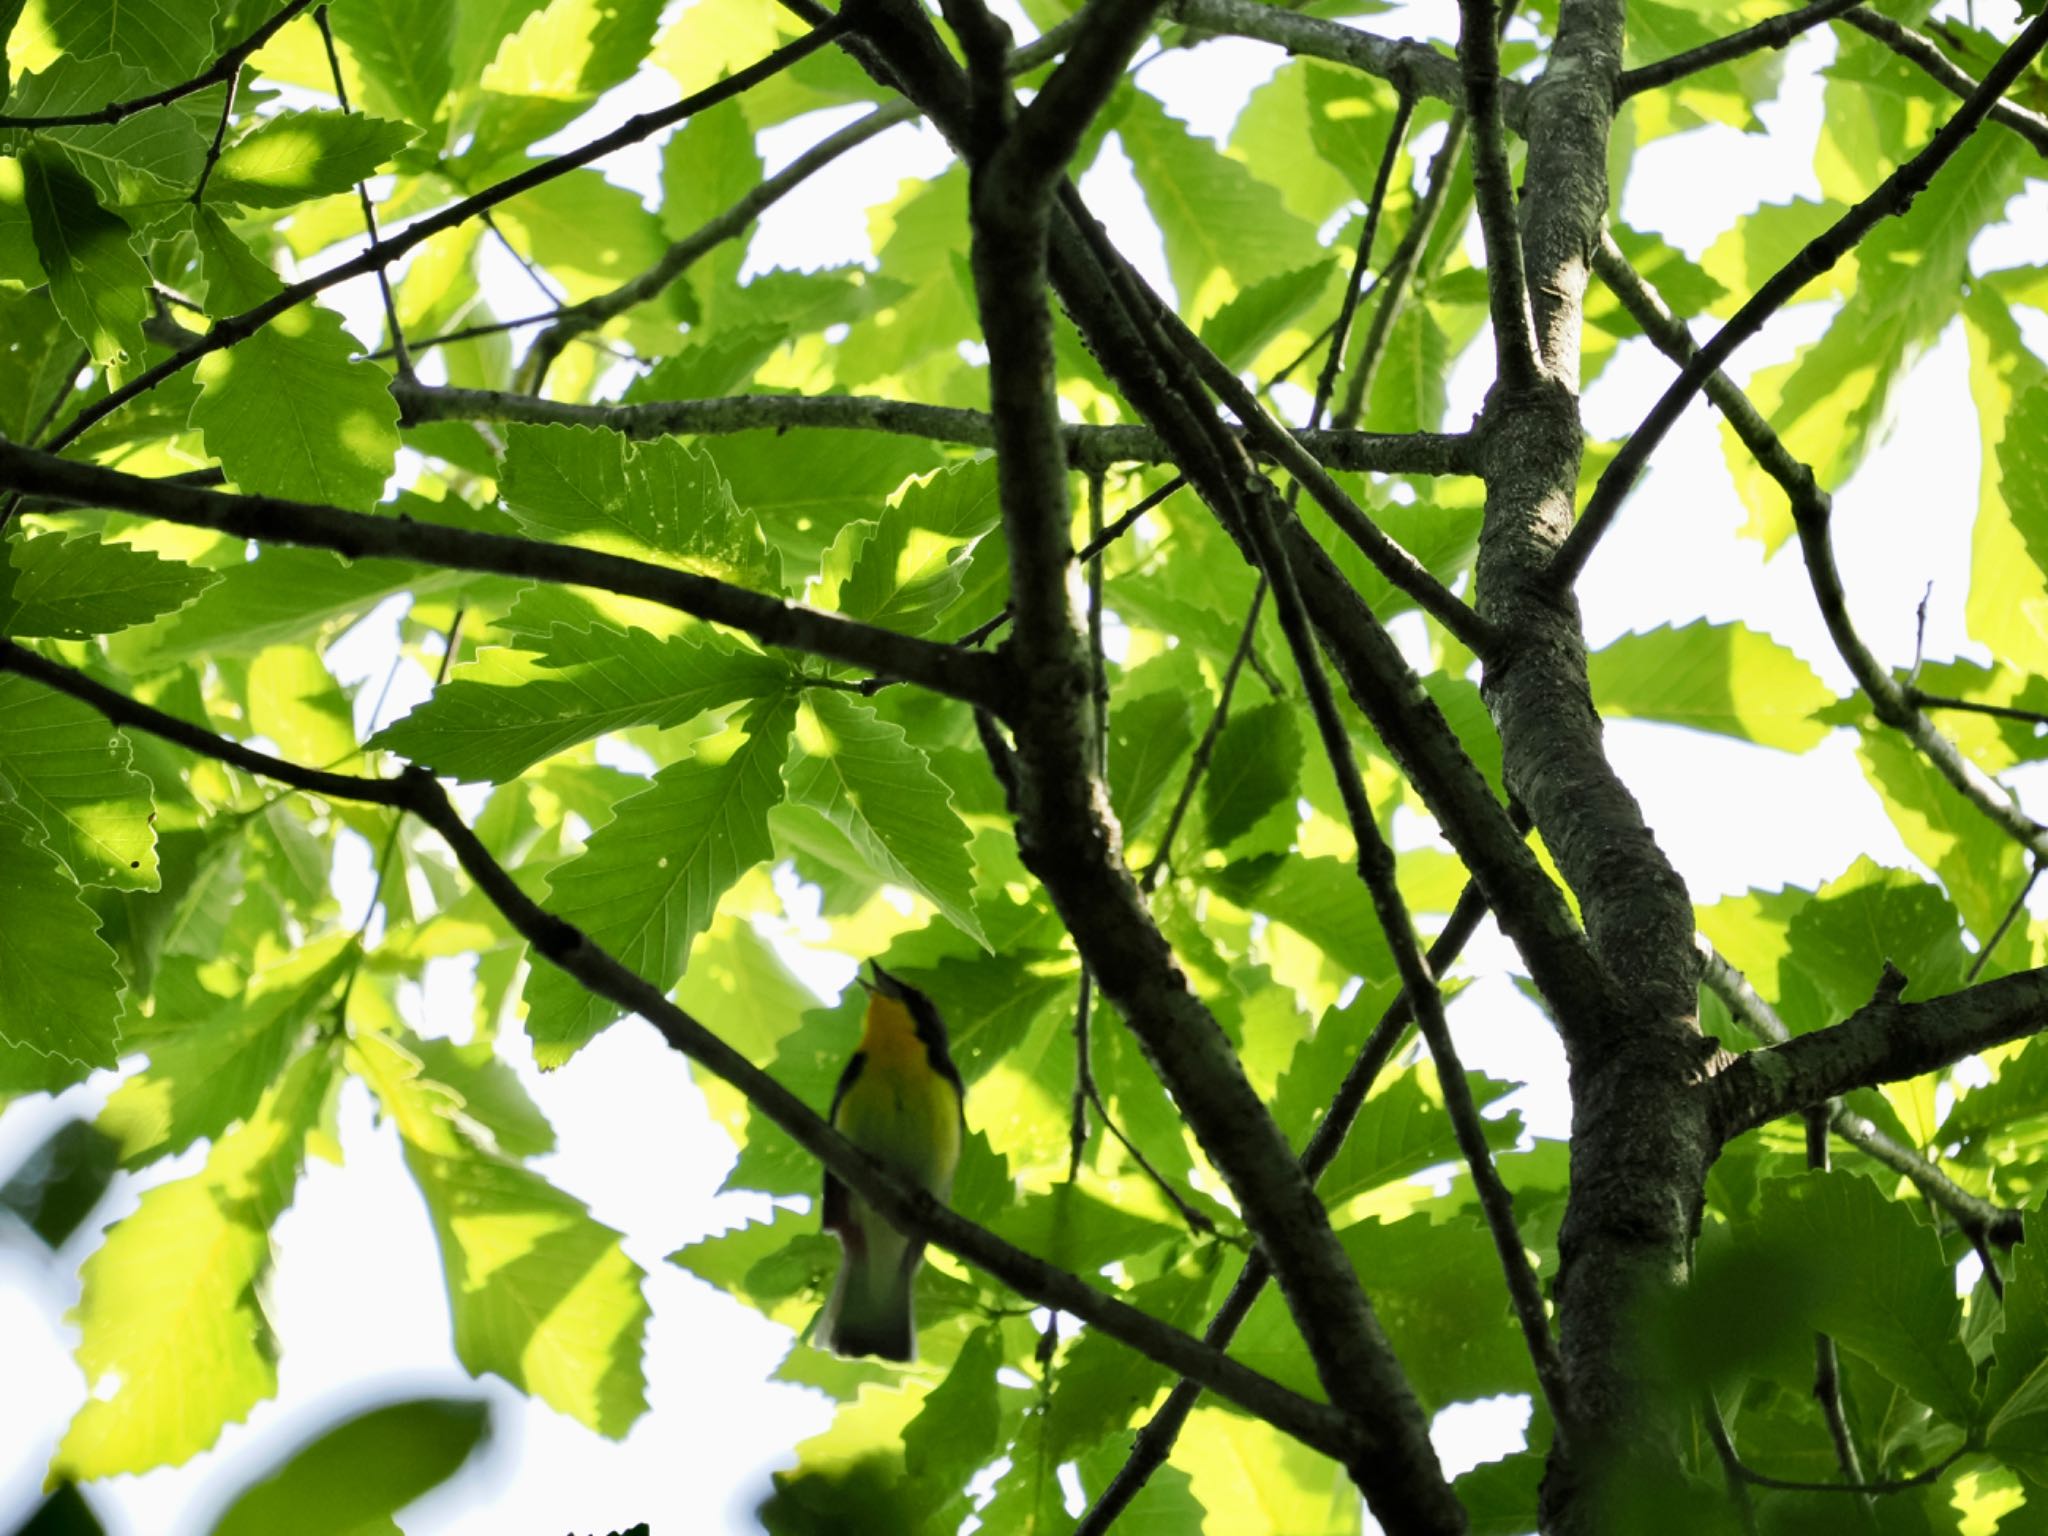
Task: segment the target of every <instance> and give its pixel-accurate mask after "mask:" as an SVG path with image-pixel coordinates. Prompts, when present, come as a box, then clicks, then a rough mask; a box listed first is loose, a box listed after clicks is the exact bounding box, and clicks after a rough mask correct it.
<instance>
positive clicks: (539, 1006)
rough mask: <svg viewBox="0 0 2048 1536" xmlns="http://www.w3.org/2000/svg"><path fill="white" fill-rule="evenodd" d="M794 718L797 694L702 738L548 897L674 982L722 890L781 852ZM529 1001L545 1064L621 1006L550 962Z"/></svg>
mask: <svg viewBox="0 0 2048 1536" xmlns="http://www.w3.org/2000/svg"><path fill="white" fill-rule="evenodd" d="M790 723H791V711H790V709H789V707H788V706H787V705H785V704H780V703H776V704H769V705H765V706H763V707H762V708H761V709H760V710H758V711H757V712H756V713H755V715H754V716H752V717H750V718H749V719H748V720H747V722H746V724H745V727H744V730H743V731H742V730H741V729H739V728H735V729H733V730H729V731H727V732H726V733H725V734H724V735H723V736H721V737H715V738H712V739H711V740H708V741H700V742H698V743H697V744H696V747H695V750H694V751H693V753H692V755H691V756H690V757H688V758H686V759H684V760H683V761H682V762H679V763H673V764H671V765H670V766H669V767H667V768H664V769H662V771H661V772H659V773H657V774H656V775H655V776H654V782H653V784H652V785H651V786H649V787H648V788H647V789H645V790H643V791H642V792H641V793H639V794H637V795H634V796H632V797H631V798H630V799H627V800H624V801H621V802H620V804H619V806H618V811H617V814H616V815H615V816H614V818H613V819H612V820H611V821H610V822H608V823H606V824H605V825H604V826H603V827H601V828H599V829H598V831H597V832H596V833H595V834H594V835H593V836H592V837H591V839H590V843H589V846H587V847H586V848H585V849H584V851H583V852H582V854H580V855H579V856H578V857H576V858H574V859H572V860H570V861H569V862H568V863H567V864H564V865H562V866H561V867H559V868H558V869H555V870H554V871H552V872H551V873H550V874H549V876H548V885H549V889H550V891H551V892H552V895H551V897H550V899H549V902H548V909H549V910H550V911H551V912H553V913H554V914H555V915H556V916H558V917H561V918H563V919H564V920H566V921H568V922H571V923H574V924H576V925H577V926H578V927H579V928H581V929H583V931H584V932H585V933H586V934H588V935H589V936H590V938H591V940H592V941H593V942H594V943H596V944H598V945H600V946H601V947H602V948H603V949H604V950H605V951H606V952H607V953H609V954H610V955H612V956H613V957H614V958H615V959H617V960H619V961H620V962H621V963H623V964H624V965H625V966H626V968H627V969H628V970H630V971H632V972H633V973H634V974H635V975H637V976H639V977H641V978H643V979H644V980H647V981H649V982H652V983H653V984H654V985H655V986H657V987H659V988H661V989H662V990H663V991H667V990H668V989H669V988H670V987H672V986H674V985H675V981H676V978H677V977H678V976H680V975H682V973H683V969H684V966H685V965H686V963H687V962H688V960H689V957H690V946H691V944H692V943H693V942H694V941H695V939H696V937H697V935H698V934H700V933H702V932H703V931H704V929H705V928H706V927H707V926H709V924H710V922H711V918H712V915H713V913H714V912H716V910H717V907H718V898H719V897H721V896H722V895H724V894H725V892H726V890H727V888H728V887H730V886H731V885H732V883H733V881H735V880H737V879H738V878H739V877H740V876H741V875H742V874H744V873H745V872H746V871H747V870H748V869H749V868H751V867H752V866H753V865H755V864H757V863H759V862H760V861H761V860H763V859H766V858H768V857H770V856H771V855H772V854H773V853H774V845H773V844H772V843H771V842H770V841H769V837H768V808H769V807H770V806H772V805H774V804H775V803H776V802H777V801H779V800H781V798H782V795H783V786H782V779H781V776H780V773H779V770H780V769H781V767H782V763H783V759H784V757H785V755H786V753H787V751H788V746H787V743H788V739H789V729H790ZM526 1002H527V1008H528V1014H527V1020H526V1028H527V1033H528V1034H530V1035H531V1036H532V1037H533V1042H534V1058H535V1059H536V1060H537V1061H538V1062H539V1063H540V1064H541V1065H542V1066H543V1067H558V1066H560V1065H561V1064H562V1063H563V1062H565V1061H567V1060H568V1059H569V1058H570V1057H571V1056H572V1055H574V1054H575V1052H576V1051H577V1049H578V1048H579V1047H581V1046H582V1045H583V1044H584V1043H585V1042H587V1041H589V1040H590V1039H591V1038H592V1037H593V1036H595V1035H596V1034H597V1032H598V1031H599V1030H601V1029H603V1028H604V1027H605V1026H606V1025H608V1024H610V1023H611V1022H612V1021H613V1020H614V1019H616V1018H617V1017H618V1009H617V1008H616V1007H615V1006H613V1004H612V1003H611V1002H609V1001H608V1000H606V999H604V998H600V997H597V996H595V995H594V994H592V993H591V992H590V991H589V990H588V989H587V988H585V987H584V986H583V984H582V983H581V982H579V981H575V980H573V979H572V978H570V977H569V976H568V975H567V974H565V973H564V972H562V971H559V970H557V969H556V968H555V967H554V966H552V965H549V964H545V963H543V964H540V965H537V966H536V967H535V969H534V972H533V975H532V976H531V978H529V980H528V981H527V985H526Z"/></svg>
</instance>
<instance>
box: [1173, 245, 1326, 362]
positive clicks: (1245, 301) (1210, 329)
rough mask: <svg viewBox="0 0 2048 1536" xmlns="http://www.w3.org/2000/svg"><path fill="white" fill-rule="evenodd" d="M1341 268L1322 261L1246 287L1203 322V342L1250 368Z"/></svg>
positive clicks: (1221, 355) (1224, 355)
mask: <svg viewBox="0 0 2048 1536" xmlns="http://www.w3.org/2000/svg"><path fill="white" fill-rule="evenodd" d="M1336 270H1337V268H1336V264H1335V263H1333V262H1328V261H1321V262H1317V263H1315V264H1314V265H1313V266H1307V267H1303V268H1301V269H1300V270H1299V271H1295V272H1278V273H1275V274H1274V275H1273V276H1271V277H1268V278H1264V279H1262V280H1261V281H1259V282H1256V283H1253V284H1252V285H1251V286H1250V287H1247V288H1244V289H1242V290H1240V291H1239V292H1238V293H1237V294H1236V295H1235V296H1234V297H1233V298H1232V299H1231V300H1230V301H1229V302H1228V303H1227V304H1225V305H1223V306H1222V307H1221V308H1220V309H1218V310H1217V311H1216V313H1215V314H1213V315H1211V316H1210V317H1209V318H1208V320H1207V321H1206V322H1205V323H1204V324H1203V326H1202V341H1203V344H1204V345H1206V346H1207V347H1208V348H1209V350H1210V351H1212V352H1214V353H1215V354H1216V355H1217V356H1218V357H1220V358H1222V359H1223V361H1224V362H1226V363H1228V364H1229V365H1230V366H1231V367H1233V368H1249V367H1250V366H1251V364H1252V360H1253V359H1254V358H1256V357H1257V356H1258V355H1259V352H1260V351H1261V350H1262V349H1263V348H1264V347H1265V345H1266V343H1268V342H1269V341H1271V340H1272V339H1273V338H1274V337H1275V336H1278V335H1279V334H1280V333H1281V332H1282V331H1283V330H1285V329H1286V327H1287V324H1288V322H1289V321H1291V320H1293V319H1295V318H1296V317H1297V316H1299V315H1300V314H1301V312H1302V311H1303V310H1305V309H1308V308H1309V307H1310V306H1312V305H1313V304H1314V303H1315V302H1316V301H1317V300H1318V299H1320V298H1321V297H1322V296H1323V291H1324V290H1325V289H1327V288H1328V287H1329V286H1330V276H1331V274H1332V273H1334V272H1335V271H1336Z"/></svg>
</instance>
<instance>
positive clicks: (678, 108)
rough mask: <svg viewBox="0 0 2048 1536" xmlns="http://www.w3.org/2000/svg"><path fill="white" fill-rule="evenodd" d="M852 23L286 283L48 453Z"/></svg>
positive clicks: (831, 26)
mask: <svg viewBox="0 0 2048 1536" xmlns="http://www.w3.org/2000/svg"><path fill="white" fill-rule="evenodd" d="M850 24H851V23H850V19H842V18H840V17H838V16H830V17H827V18H826V20H825V21H824V22H823V23H822V24H820V25H819V26H818V27H816V28H814V29H813V30H812V31H810V32H807V33H806V34H804V35H803V36H802V37H799V38H794V39H792V40H791V41H790V42H787V43H785V44H783V46H782V47H780V48H778V49H776V50H775V51H774V52H773V53H771V54H769V55H768V56H767V57H765V58H763V59H760V60H758V61H756V62H755V63H753V64H749V65H748V66H747V67H746V68H745V69H742V70H738V71H736V72H734V73H733V74H730V75H727V76H726V77H725V78H724V79H723V80H720V81H719V82H718V83H717V84H715V85H710V86H706V87H705V88H704V89H703V90H701V91H698V92H697V93H695V94H694V95H691V96H686V97H684V98H683V99H682V100H681V101H679V102H675V103H673V104H672V105H669V106H666V107H661V108H658V109H657V110H655V111H652V112H642V113H639V114H638V115H637V116H634V117H630V118H628V119H626V121H625V122H623V123H621V124H620V125H619V126H618V127H617V128H615V129H613V130H612V131H611V132H610V133H607V134H602V135H600V136H599V137H597V138H595V139H592V140H591V141H590V142H589V143H588V144H585V145H583V146H582V147H581V148H580V149H573V150H570V151H569V152H568V153H566V154H562V155H557V156H555V157H554V158H553V159H551V160H543V161H541V162H539V163H538V164H536V165H531V166H528V167H527V168H526V169H525V170H523V171H520V172H519V173H518V174H516V175H513V176H508V177H506V178H505V180H503V181H501V182H498V183H497V184H495V185H494V186H490V187H486V188H485V189H484V190H483V191H481V192H478V193H476V194H475V195H473V196H470V197H465V198H463V199H462V200H461V201H460V202H456V203H451V204H450V205H449V206H448V207H446V208H443V209H441V210H440V211H439V212H438V213H431V214H428V215H427V216H426V217H424V218H421V219H415V220H414V221H413V222H412V223H410V224H408V225H406V226H405V228H403V229H401V230H397V231H395V232H394V233H392V234H389V235H386V236H384V237H383V238H381V239H377V240H372V241H370V242H369V243H368V244H367V245H365V246H364V247H363V249H362V250H361V251H359V252H357V253H356V254H355V255H354V256H352V257H350V258H348V259H347V260H345V261H341V262H337V263H336V264H335V265H334V266H331V267H329V268H328V269H327V270H326V271H324V272H318V273H315V274H314V275H313V276H311V277H308V278H304V279H302V280H301V281H299V282H296V283H290V284H287V285H286V286H285V287H284V288H282V289H280V290H279V291H278V292H277V293H275V294H273V295H272V296H271V297H269V298H268V299H265V300H264V301H263V302H262V303H261V304H258V305H255V306H254V307H253V308H250V309H245V310H243V311H242V312H241V313H240V314H236V315H224V316H221V317H220V318H218V319H217V320H216V321H215V322H214V325H213V327H212V329H211V330H209V331H207V332H206V334H205V335H203V336H198V337H195V338H193V339H192V340H191V341H190V342H188V343H186V344H185V345H184V346H183V347H180V348H179V349H178V350H177V351H176V352H174V353H172V354H171V355H170V356H169V357H167V358H164V359H163V360H162V361H161V362H158V363H154V364H152V365H151V366H150V367H148V368H145V369H143V370H142V372H140V373H138V374H137V375H136V376H135V377H134V378H132V379H130V380H129V381H128V382H126V383H125V384H122V385H121V386H120V387H119V388H117V389H110V390H108V391H107V393H106V394H104V395H102V396H101V397H100V398H99V399H98V400H96V401H94V402H93V403H92V404H91V405H89V406H87V407H86V408H85V409H84V410H81V411H80V412H79V413H78V414H77V415H76V416H74V417H73V418H72V419H71V421H70V423H69V424H68V425H67V426H66V427H65V428H64V430H63V431H62V432H61V433H59V434H58V435H57V437H56V438H55V439H54V440H52V442H51V444H50V446H51V447H52V448H53V449H61V448H64V447H67V446H68V445H70V444H71V443H74V442H76V441H77V440H78V439H79V437H80V436H82V435H83V434H84V433H85V431H86V430H87V429H88V428H90V427H92V426H94V425H96V424H97V423H99V422H101V421H104V420H105V419H106V418H107V417H108V416H110V415H112V414H113V413H114V412H115V411H117V410H119V409H120V408H121V407H122V406H124V405H126V404H128V402H129V401H131V400H134V399H136V398H137V397H138V396H140V395H143V394H146V393H147V392H148V391H150V390H152V389H154V388H156V386H157V385H159V384H161V383H163V381H164V380H166V379H169V378H174V377H176V376H177V375H178V374H180V373H182V372H184V370H185V369H187V368H189V367H191V366H192V365H193V364H194V363H196V362H198V361H199V360H200V359H201V358H202V357H210V356H212V355H213V354H214V353H215V352H219V351H223V350H225V349H226V348H228V347H231V346H233V345H235V343H237V342H239V341H241V340H243V339H244V338H245V337H249V336H253V335H254V334H255V333H256V332H257V331H259V330H261V329H262V328H263V327H264V326H266V325H268V324H269V323H270V322H271V321H273V320H275V319H276V318H277V317H278V316H279V315H282V314H284V313H285V312H286V311H287V310H290V309H294V308H296V307H297V306H298V305H300V304H303V303H305V302H306V300H308V299H310V298H312V297H313V296H314V295H316V294H319V293H324V292H325V291H326V290H327V289H329V288H332V287H333V286H334V285H335V284H337V283H341V282H346V281H347V280H348V279H349V278H352V277H361V276H363V275H364V274H365V273H368V272H374V271H377V270H379V269H380V268H383V267H385V266H388V265H389V264H390V263H392V262H394V261H396V260H397V259H398V258H399V257H400V256H403V255H404V254H405V253H406V252H407V251H410V250H412V249H413V248H414V247H416V246H419V245H421V244H423V243H425V242H426V241H427V240H430V239H432V238H433V237H434V236H435V235H438V234H440V233H441V232H442V231H444V230H449V229H454V228H455V227H456V226H458V225H460V224H463V223H466V222H467V221H468V220H470V219H473V218H475V217H477V216H478V215H479V214H481V213H484V212H485V211H487V210H489V209H491V208H495V207H497V206H498V205H499V204H500V203H504V202H509V201H510V200H511V199H513V198H515V197H517V196H519V195H520V194H521V193H522V192H530V191H532V190H533V189H534V188H535V187H539V186H544V185H546V184H547V183H548V182H550V181H553V180H555V179H556V178H557V177H560V176H566V175H568V173H569V172H571V171H574V170H580V169H581V168H582V167H584V166H586V165H590V164H592V163H593V162H595V161H598V160H602V159H603V158H604V157H605V156H606V155H609V154H611V153H612V152H613V151H614V150H618V149H623V148H624V147H625V146H626V145H628V144H637V143H638V142H640V140H642V139H644V138H647V137H648V136H649V135H650V134H655V133H659V132H660V131H661V130H662V129H664V128H670V127H673V126H674V125H675V124H677V123H680V122H682V121H684V120H685V119H687V118H690V117H693V116H695V115H696V114H697V113H699V112H702V111H705V110H706V109H708V108H710V107H715V106H717V105H718V104H719V103H720V102H722V101H729V100H731V99H732V98H733V97H735V96H738V95H740V94H741V93H742V92H745V91H748V90H750V89H752V88H753V87H754V86H756V85H758V84H760V83H761V81H763V80H766V79H770V78H771V77H773V76H775V75H777V74H779V73H781V72H782V71H783V70H785V69H787V68H789V66H790V65H792V64H795V63H796V62H798V61H799V60H801V59H804V58H807V57H809V56H810V55H811V54H813V53H816V52H817V51H818V50H819V49H820V48H823V47H824V46H825V45H826V44H828V43H830V42H831V41H832V39H833V38H835V37H837V36H838V35H839V34H840V33H841V32H843V31H844V30H845V29H846V28H847V26H849V25H850Z"/></svg>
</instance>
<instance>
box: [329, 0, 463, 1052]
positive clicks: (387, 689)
mask: <svg viewBox="0 0 2048 1536" xmlns="http://www.w3.org/2000/svg"><path fill="white" fill-rule="evenodd" d="M326 9H327V8H326V7H325V6H322V7H321V12H320V13H321V17H322V30H323V31H324V30H325V16H326ZM465 612H467V610H466V609H463V608H457V609H456V610H455V617H454V618H453V619H452V620H450V621H449V624H448V635H447V639H446V642H445V644H444V645H443V646H442V649H441V664H440V665H439V666H438V667H436V668H435V669H434V686H435V688H437V689H438V688H439V687H440V686H441V685H442V684H443V683H445V682H447V681H448V668H449V665H450V664H451V663H452V662H453V661H454V660H455V651H456V647H458V646H459V645H461V643H462V617H463V614H464V613H465ZM404 662H405V658H404V656H403V655H399V656H394V657H392V658H391V670H390V671H388V672H386V673H385V674H384V686H383V688H382V689H380V690H379V691H378V694H377V702H376V703H375V704H374V705H373V706H371V709H370V719H369V727H370V734H371V735H372V736H374V735H376V734H377V725H378V722H379V720H380V719H381V718H382V717H383V714H384V701H385V700H386V699H388V698H390V697H391V685H392V684H393V683H394V682H395V681H397V679H398V669H399V668H400V667H401V666H402V665H404ZM404 825H405V814H404V813H403V812H402V811H401V812H399V813H397V814H396V815H394V816H393V817H392V818H391V825H390V827H389V828H388V829H387V830H386V831H385V833H384V846H383V847H382V848H381V849H380V850H379V851H378V854H377V877H376V879H374V880H373V881H371V882H370V900H369V902H368V904H367V905H365V906H364V908H363V920H362V922H361V923H359V924H357V926H356V934H355V938H354V939H353V940H351V941H350V942H351V945H352V947H353V948H354V950H355V963H354V964H352V965H351V966H349V968H348V980H347V981H346V982H344V983H343V984H342V988H341V1000H340V1001H339V1002H337V1003H336V1004H335V1006H334V1022H335V1025H336V1027H337V1028H342V1029H346V1028H347V1027H348V1001H349V999H350V998H351V997H353V996H354V995H355V990H356V977H358V976H359V975H361V974H362V969H363V956H364V950H363V943H364V941H365V940H366V939H367V938H368V937H369V934H370V924H371V923H373V922H375V921H376V918H377V909H378V907H380V906H381V905H382V904H383V901H384V882H385V880H386V879H387V878H388V877H389V876H390V873H391V860H392V857H393V856H394V855H395V854H396V853H397V852H398V833H399V829H400V828H402V827H403V826H404Z"/></svg>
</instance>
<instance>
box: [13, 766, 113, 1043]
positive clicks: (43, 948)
mask: <svg viewBox="0 0 2048 1536" xmlns="http://www.w3.org/2000/svg"><path fill="white" fill-rule="evenodd" d="M6 789H7V783H6V780H5V778H4V777H0V1041H4V1042H5V1043H6V1044H8V1045H10V1046H13V1047H15V1048H17V1049H25V1050H32V1051H36V1052H38V1053H41V1054H43V1055H46V1056H59V1057H62V1058H64V1059H66V1060H68V1061H76V1062H80V1063H83V1064H85V1065H89V1066H95V1067H111V1066H113V1065H114V1062H115V1058H116V1056H117V1054H118V1049H117V1047H118V1044H119V1041H120V1038H121V1031H120V1028H119V1026H118V1025H117V1024H116V1023H115V1020H116V1019H118V1018H119V1017H120V1013H121V977H120V974H119V972H117V971H116V970H115V968H114V951H113V950H112V949H111V948H109V947H108V945H107V943H106V942H105V941H104V940H103V939H101V937H100V920H99V919H98V918H97V917H95V916H94V915H93V912H92V909H91V908H90V907H88V906H87V905H86V904H85V899H84V894H83V893H82V892H81V891H80V890H79V888H78V882H77V881H76V880H75V879H73V878H72V875H71V872H70V871H69V870H68V869H66V868H65V867H64V864H63V862H62V861H61V860H60V859H59V858H58V857H57V855H56V853H55V852H54V851H52V850H51V849H50V847H49V846H48V845H47V843H46V841H45V838H44V832H43V828H42V826H41V825H40V824H39V823H38V822H37V821H36V820H35V818H34V817H32V816H31V815H29V813H28V812H27V811H26V810H25V809H23V808H22V807H21V806H20V805H18V804H16V803H15V802H14V801H13V800H12V799H11V798H9V797H8V796H7V793H6Z"/></svg>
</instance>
